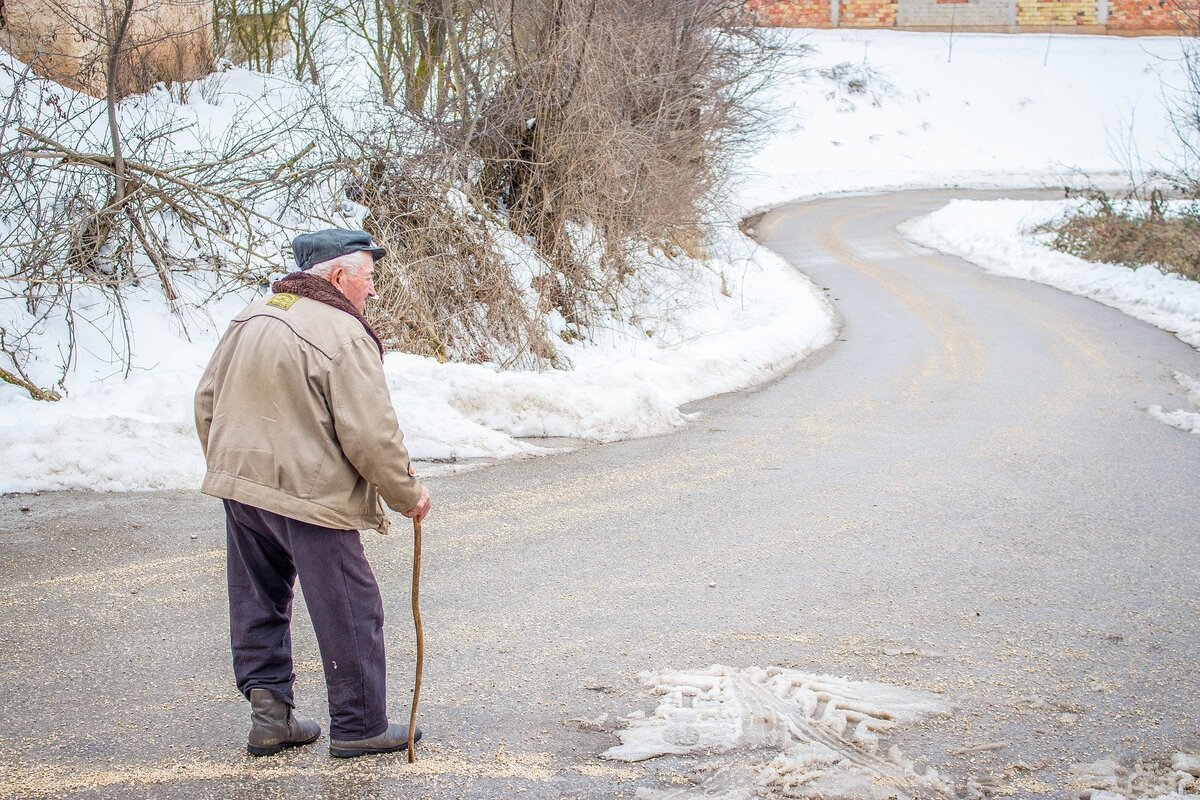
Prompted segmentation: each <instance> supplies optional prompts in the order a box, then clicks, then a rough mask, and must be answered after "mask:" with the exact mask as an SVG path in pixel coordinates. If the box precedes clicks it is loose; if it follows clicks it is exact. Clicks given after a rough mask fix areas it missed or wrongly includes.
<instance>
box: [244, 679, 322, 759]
mask: <svg viewBox="0 0 1200 800" xmlns="http://www.w3.org/2000/svg"><path fill="white" fill-rule="evenodd" d="M250 723H251V724H250V736H249V739H248V741H247V743H246V749H247V750H249V751H250V755H252V756H273V755H275V754H276V753H278V752H279V751H280V750H282V749H283V748H285V747H299V746H300V745H302V744H312V743H313V742H315V741H316V740H317V739H318V738H320V736H321V726H320V725H318V724H317V723H315V722H313V721H311V720H307V719H300V718H299V717H293V716H292V707H291V706H289V705H288V704H287V703H285V702H283V701H282V700H280V699H279V698H278V697H276V696H275V693H274V692H272V691H270V690H269V689H251V690H250Z"/></svg>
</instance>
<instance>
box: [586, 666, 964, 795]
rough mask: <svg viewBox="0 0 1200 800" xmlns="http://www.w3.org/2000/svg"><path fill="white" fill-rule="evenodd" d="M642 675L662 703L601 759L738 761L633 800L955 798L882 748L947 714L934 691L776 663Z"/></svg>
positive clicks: (894, 751)
mask: <svg viewBox="0 0 1200 800" xmlns="http://www.w3.org/2000/svg"><path fill="white" fill-rule="evenodd" d="M640 678H641V681H642V683H643V684H644V685H645V686H646V687H647V688H649V689H650V691H651V693H652V694H655V695H658V696H659V698H660V699H659V702H658V706H657V707H656V708H655V709H654V711H653V712H652V713H651V714H649V715H645V714H642V713H641V712H636V713H635V714H634V715H631V716H629V717H627V718H625V720H624V721H625V727H624V728H623V729H622V730H620V731H619V732H618V736H619V737H620V739H621V744H619V745H617V746H616V747H612V748H610V749H609V750H607V751H605V752H604V753H602V754H601V756H600V757H601V758H605V759H609V760H615V761H643V760H646V759H649V758H655V757H657V756H662V755H683V756H697V757H700V758H706V759H711V756H712V755H713V754H714V753H728V752H736V754H737V757H736V758H733V759H729V760H727V761H728V763H726V765H725V766H721V767H717V768H715V769H713V768H708V769H704V770H702V771H701V774H703V775H704V776H705V777H704V778H703V779H702V784H701V785H700V786H697V787H694V788H691V787H689V788H688V789H682V790H680V789H676V790H669V791H656V790H649V789H642V790H639V792H638V797H639V798H645V800H665V798H678V800H686V799H687V798H698V797H712V798H723V800H749V799H750V798H753V797H766V796H772V797H773V796H786V797H814V798H832V797H848V798H849V797H854V798H866V799H868V800H869V799H871V798H908V797H950V796H951V792H950V787H949V786H948V785H947V784H946V783H945V782H944V781H942V779H941V778H940V777H939V776H938V774H937V772H936V771H934V770H932V769H930V770H926V771H925V772H923V773H918V772H917V770H916V768H915V766H914V764H913V763H912V762H911V761H910V760H908V759H907V758H905V757H904V755H903V754H902V753H901V752H900V751H899V749H898V748H896V747H884V745H883V739H884V738H886V736H887V735H888V733H889V732H890V731H892V730H893V729H896V728H898V727H901V726H904V725H906V724H909V723H912V722H915V721H917V720H919V719H922V718H924V717H928V716H931V715H941V714H945V713H947V711H948V709H947V707H946V706H945V704H944V703H943V702H942V701H941V700H940V699H939V698H938V697H937V696H936V695H932V694H929V693H927V692H921V691H917V690H913V689H905V688H902V687H898V686H890V685H888V684H882V683H871V682H866V681H853V680H849V679H847V678H839V677H834V676H830V675H814V674H809V673H805V672H800V671H797V670H792V669H785V668H782V667H769V668H766V669H760V668H758V667H750V668H747V669H735V668H731V667H727V666H722V665H714V666H712V667H709V668H708V669H703V670H687V671H680V672H660V673H653V672H648V673H643V674H642V675H641V676H640Z"/></svg>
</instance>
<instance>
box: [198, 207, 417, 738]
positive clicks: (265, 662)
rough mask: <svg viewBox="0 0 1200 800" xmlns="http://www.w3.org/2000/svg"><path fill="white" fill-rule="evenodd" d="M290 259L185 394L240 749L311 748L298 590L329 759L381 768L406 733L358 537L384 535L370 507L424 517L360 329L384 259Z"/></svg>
mask: <svg viewBox="0 0 1200 800" xmlns="http://www.w3.org/2000/svg"><path fill="white" fill-rule="evenodd" d="M292 251H293V254H294V255H295V258H296V264H297V266H298V267H299V268H300V271H299V272H295V273H292V274H291V275H289V276H288V277H286V278H284V279H283V280H281V281H279V282H277V283H275V284H274V286H273V287H272V289H273V290H274V293H273V294H272V295H271V296H269V297H264V298H262V299H260V300H257V301H255V302H253V303H251V304H250V306H249V307H248V308H246V310H245V311H243V312H242V313H240V314H238V315H237V316H236V317H235V318H234V319H233V321H232V322H231V323H230V325H229V330H228V331H226V332H225V335H224V337H222V339H221V342H220V344H219V345H218V346H217V350H216V353H214V354H213V357H212V361H211V362H210V363H209V365H208V368H207V369H206V370H205V371H204V376H203V377H202V378H201V380H200V386H199V388H198V389H197V391H196V430H197V432H198V433H199V434H200V444H201V447H202V448H203V449H204V455H205V458H206V459H207V462H208V472H207V474H206V475H205V477H204V484H203V487H202V488H203V491H204V492H205V493H206V494H210V495H213V496H215V497H220V498H222V499H223V500H224V504H225V520H226V532H227V542H228V559H227V560H228V571H229V627H230V638H231V640H232V644H233V670H234V674H235V676H236V678H237V687H238V689H239V690H240V691H241V692H242V694H244V695H245V696H246V697H247V699H249V701H250V706H251V714H250V720H251V728H250V735H249V741H248V745H247V747H248V749H249V751H250V752H251V753H252V754H254V755H256V756H264V755H271V754H273V753H278V752H279V751H280V750H283V749H284V748H285V747H295V746H298V745H305V744H310V743H312V742H315V741H316V740H317V739H318V738H319V737H320V735H321V728H320V726H318V725H317V724H316V723H315V722H311V721H308V720H304V719H301V718H299V717H296V716H294V715H293V713H292V709H293V708H294V707H295V700H294V697H293V694H292V684H293V682H294V681H295V678H296V676H295V673H294V672H293V671H292V639H291V619H292V593H293V587H294V584H295V581H296V578H297V577H299V579H300V585H301V586H302V587H303V589H304V599H305V603H306V604H307V606H308V611H309V615H310V616H311V617H312V623H313V628H314V630H315V632H316V637H317V645H318V647H319V648H320V651H321V661H322V664H323V666H324V671H325V686H326V689H327V691H328V695H329V736H330V746H329V752H330V755H333V756H338V757H342V758H351V757H355V756H361V755H366V754H369V753H389V752H393V751H396V750H403V749H404V748H405V747H406V746H407V742H408V726H406V725H400V724H389V722H388V717H387V688H386V674H385V668H386V665H385V663H384V648H383V603H382V600H381V599H380V595H379V587H378V585H377V584H376V582H375V576H374V574H373V573H372V572H371V567H370V565H369V564H368V563H367V560H366V557H365V555H364V553H363V546H362V541H361V540H360V538H359V530H361V529H368V528H375V529H377V530H379V531H380V532H384V531H386V528H387V517H386V515H385V513H384V510H383V508H382V506H381V503H380V501H381V499H382V501H384V502H386V503H387V505H388V506H390V507H391V508H392V509H394V510H396V511H399V512H400V513H402V514H404V516H406V517H411V518H416V519H422V518H424V516H425V515H426V514H428V513H429V507H430V506H429V492H428V490H427V489H425V488H424V487H423V486H422V485H421V483H420V481H418V480H417V479H416V478H415V477H414V473H413V471H412V467H411V465H410V464H409V459H408V452H407V450H405V448H404V435H403V434H402V433H401V432H400V428H399V425H398V424H397V422H396V414H395V411H394V410H393V408H392V403H391V398H390V396H389V394H388V388H387V382H386V381H385V379H384V374H383V366H382V358H383V346H382V345H381V344H380V341H379V338H378V337H377V336H376V335H375V332H374V331H372V330H371V326H370V325H369V324H368V323H367V321H366V319H365V318H364V317H363V316H362V312H363V308H364V306H365V304H366V301H367V298H368V297H374V296H375V286H374V282H373V276H372V273H373V272H374V271H375V261H376V260H378V259H380V258H382V257H383V256H384V255H386V251H385V250H384V249H383V248H381V247H376V246H375V245H374V243H373V242H372V241H371V237H370V236H369V235H368V234H367V233H366V232H365V231H349V230H325V231H319V232H317V233H311V234H306V235H304V236H299V237H297V238H296V240H295V241H294V242H293V243H292ZM419 736H420V733H419V731H418V732H417V734H416V737H414V738H419Z"/></svg>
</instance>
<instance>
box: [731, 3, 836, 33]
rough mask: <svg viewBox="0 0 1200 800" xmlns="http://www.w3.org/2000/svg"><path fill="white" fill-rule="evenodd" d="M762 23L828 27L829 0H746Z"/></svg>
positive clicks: (783, 25) (830, 22)
mask: <svg viewBox="0 0 1200 800" xmlns="http://www.w3.org/2000/svg"><path fill="white" fill-rule="evenodd" d="M746 8H748V9H749V10H751V11H753V12H754V13H755V15H756V16H757V17H758V18H759V20H760V21H761V23H762V24H763V25H772V26H775V27H780V28H828V27H830V25H831V24H832V19H831V15H832V13H831V12H832V9H831V7H830V0H747V2H746Z"/></svg>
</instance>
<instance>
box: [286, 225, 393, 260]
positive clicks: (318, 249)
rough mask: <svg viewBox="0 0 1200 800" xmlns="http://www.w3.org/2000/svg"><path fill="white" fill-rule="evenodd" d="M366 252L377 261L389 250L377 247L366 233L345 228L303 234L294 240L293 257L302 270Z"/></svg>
mask: <svg viewBox="0 0 1200 800" xmlns="http://www.w3.org/2000/svg"><path fill="white" fill-rule="evenodd" d="M361 250H365V251H366V252H368V253H370V254H371V255H372V256H374V257H375V260H376V261H378V260H379V259H381V258H383V257H384V256H386V255H387V250H385V249H384V248H382V247H377V246H376V245H375V242H373V241H371V234H369V233H367V232H366V231H351V230H346V229H345V228H326V229H325V230H323V231H316V232H315V233H303V234H301V235H299V236H297V237H296V238H295V239H293V240H292V255H293V256H294V257H295V259H296V266H297V267H299V268H300V269H311V268H312V267H314V266H316V265H317V264H320V263H321V262H322V261H328V260H330V259H331V258H337V257H338V256H344V255H349V254H350V253H357V252H359V251H361Z"/></svg>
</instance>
